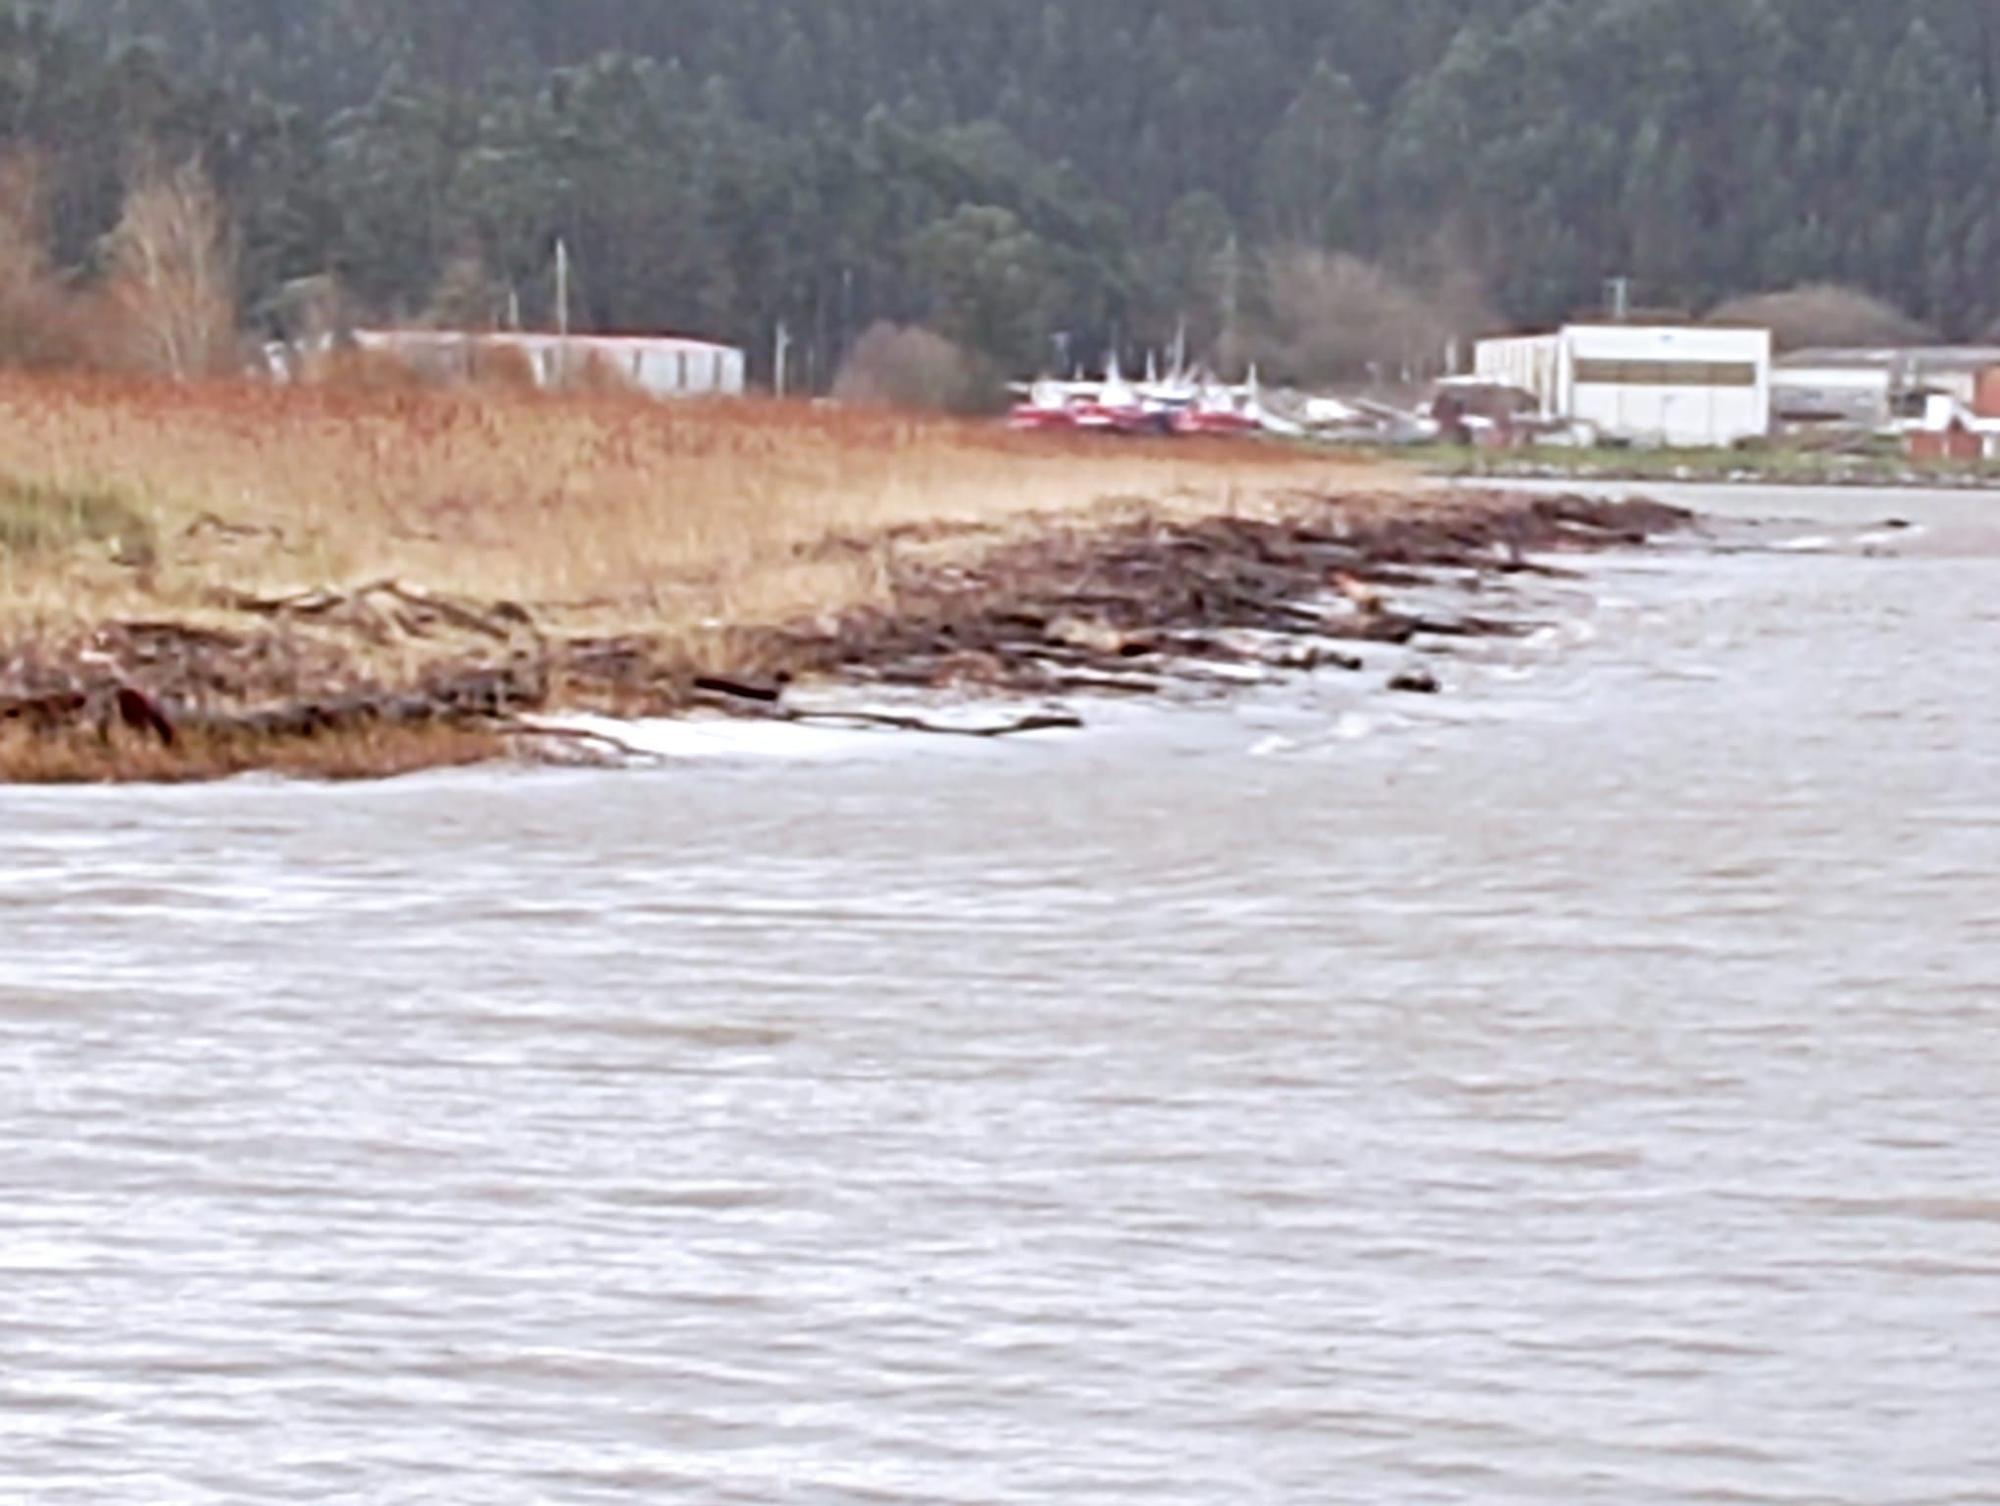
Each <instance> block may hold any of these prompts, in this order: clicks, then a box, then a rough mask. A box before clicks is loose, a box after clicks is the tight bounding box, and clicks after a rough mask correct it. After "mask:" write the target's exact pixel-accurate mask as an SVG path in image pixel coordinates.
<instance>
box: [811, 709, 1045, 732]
mask: <svg viewBox="0 0 2000 1506" xmlns="http://www.w3.org/2000/svg"><path fill="white" fill-rule="evenodd" d="M776 719H777V720H778V721H783V722H799V723H806V724H817V723H832V724H836V725H842V726H845V725H853V726H860V727H887V728H890V729H892V730H894V731H897V732H925V733H930V734H932V735H933V736H937V737H982V738H998V737H1019V736H1021V735H1022V734H1024V733H1029V732H1074V731H1076V730H1078V729H1079V728H1081V727H1082V726H1083V718H1082V717H1080V716H1077V715H1075V714H1074V713H1072V712H1067V711H1059V712H1037V713H1034V714H1032V715H1029V716H1021V717H1015V718H1013V719H1012V720H1010V721H1006V722H998V723H988V724H986V725H983V726H975V727H956V726H953V725H952V724H951V723H949V722H933V721H926V720H925V719H924V718H923V717H920V716H903V715H899V714H896V713H893V712H887V711H805V710H801V709H799V708H797V707H787V708H785V709H784V710H783V711H781V712H779V713H778V715H777V718H776Z"/></svg>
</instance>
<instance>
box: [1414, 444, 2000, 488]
mask: <svg viewBox="0 0 2000 1506" xmlns="http://www.w3.org/2000/svg"><path fill="white" fill-rule="evenodd" d="M1395 453H1396V454H1397V455H1398V456H1399V457H1400V458H1402V459H1404V460H1406V461H1407V462H1409V463H1410V464H1412V465H1415V466H1418V467H1420V468H1422V469H1423V470H1425V471H1428V472H1430V473H1432V474H1435V475H1445V476H1450V477H1453V478H1457V479H1469V480H1470V479H1476V480H1491V479H1500V478H1518V479H1529V480H1556V481H1564V480H1568V481H1657V482H1666V481H1687V482H1706V483H1714V484H1726V483H1735V484H1761V485H1769V486H1874V487H1897V486H1940V487H1965V486H2000V462H1994V461H1953V460H1913V459H1911V458H1910V457H1909V456H1907V455H1905V454H1904V453H1903V452H1902V451H1901V450H1900V449H1897V448H1895V447H1893V446H1891V447H1886V448H1883V447H1875V448H1869V449H1863V450H1859V451H1849V450H1838V449H1824V448H1813V447H1810V446H1805V445H1797V444H1783V443H1773V444H1770V445H1763V446H1758V447H1756V448H1751V449H1740V450H1736V449H1730V450H1717V449H1637V448H1628V449H1615V448H1611V447H1592V448H1571V447H1566V446H1548V447H1531V448H1528V449H1521V450H1475V449H1464V448H1460V447H1456V446H1449V445H1424V446H1419V447H1416V448H1413V449H1406V450H1401V451H1397V452H1395Z"/></svg>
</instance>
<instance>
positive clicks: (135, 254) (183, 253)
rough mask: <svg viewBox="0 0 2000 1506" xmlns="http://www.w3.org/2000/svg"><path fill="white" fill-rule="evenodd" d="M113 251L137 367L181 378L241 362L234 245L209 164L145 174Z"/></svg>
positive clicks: (118, 300) (118, 299) (111, 262)
mask: <svg viewBox="0 0 2000 1506" xmlns="http://www.w3.org/2000/svg"><path fill="white" fill-rule="evenodd" d="M106 251H107V257H106V260H107V264H108V269H109V277H108V281H107V293H108V295H109V298H110V301H111V304H112V307H113V308H114V309H115V310H116V311H117V313H118V314H119V316H120V317H121V318H122V320H123V322H124V334H125V344H126V348H127V350H128V351H129V353H130V360H131V363H132V364H133V365H135V366H137V367H138V368H140V369H142V370H145V371H149V372H153V373H156V374H158V375H161V376H167V377H172V378H175V379H177V380H179V379H185V378H188V377H194V376H203V375H211V374H215V373H220V372H226V371H229V370H231V369H233V368H234V367H235V366H236V365H237V364H238V363H239V361H238V351H237V331H236V252H235V245H234V239H233V237H232V235H231V233H230V230H229V226H228V220H227V216H226V215H225V214H224V212H223V208H222V203H221V200H220V199H219V198H217V196H216V193H215V190H214V188H213V187H212V186H211V185H210V183H209V181H208V178H207V176H206V175H205V174H204V173H203V172H202V171H201V169H200V167H199V166H197V165H196V164H194V163H188V164H185V165H183V166H182V167H179V168H176V169H174V170H173V171H171V172H159V171H154V172H148V173H146V174H144V175H142V176H141V177H140V178H139V180H138V181H137V182H136V183H135V184H134V186H133V188H132V191H131V192H130V193H129V194H128V195H127V197H126V200H125V213H124V217H123V218H122V219H121V220H120V221H119V222H118V226H117V228H116V229H115V230H113V231H112V232H111V235H110V238H109V240H108V243H107V246H106Z"/></svg>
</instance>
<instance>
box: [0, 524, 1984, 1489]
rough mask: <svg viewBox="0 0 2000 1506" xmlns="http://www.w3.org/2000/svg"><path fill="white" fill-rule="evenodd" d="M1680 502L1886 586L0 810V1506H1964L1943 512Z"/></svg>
mask: <svg viewBox="0 0 2000 1506" xmlns="http://www.w3.org/2000/svg"><path fill="white" fill-rule="evenodd" d="M1704 500H1711V501H1720V502H1721V503H1722V504H1723V505H1728V506H1731V507H1734V508H1738V509H1745V508H1748V509H1751V510H1755V511H1761V512H1764V513H1767V514H1770V513H1783V514H1791V515H1797V516H1799V517H1800V518H1801V519H1802V521H1801V522H1800V523H1799V524H1798V525H1797V526H1796V528H1795V529H1793V534H1794V536H1805V535H1809V534H1812V533H1815V532H1824V533H1827V534H1828V535H1829V536H1836V537H1839V538H1846V537H1848V536H1849V534H1850V533H1851V529H1850V528H1849V526H1848V525H1851V524H1856V523H1860V522H1864V521H1866V520H1868V519H1870V518H1876V517H1881V516H1885V515H1887V514H1890V513H1900V514H1902V515H1904V516H1906V517H1909V518H1912V519H1914V520H1916V521H1920V522H1923V523H1925V524H1926V525H1927V530H1926V531H1923V532H1921V533H1919V534H1916V535H1914V536H1905V537H1902V538H1899V539H1898V540H1896V541H1894V542H1892V543H1891V544H1889V545H1888V546H1887V547H1889V548H1891V549H1893V550H1895V551H1897V552H1898V554H1899V555H1900V556H1901V557H1898V558H1875V559H1870V558H1862V557H1859V556H1858V555H1857V554H1856V553H1855V552H1853V550H1851V549H1848V548H1845V547H1843V548H1842V549H1839V550H1835V551H1833V552H1826V553H1821V552H1815V551H1813V550H1811V549H1806V550H1799V551H1792V552H1785V553H1779V554H1741V555H1727V556H1723V557H1719V558H1710V557H1694V556H1688V555H1680V554H1672V555H1657V556H1648V557H1643V558H1636V559H1629V560H1624V561H1606V562H1602V563H1601V564H1600V565H1599V566H1596V567H1593V571H1592V577H1591V579H1590V580H1589V581H1588V582H1587V583H1584V584H1580V585H1577V586H1573V587H1564V586H1558V587H1552V588H1550V587H1544V588H1539V589H1545V590H1553V591H1554V592H1555V597H1556V600H1557V601H1558V603H1559V605H1560V609H1561V614H1562V616H1563V617H1564V618H1565V619H1566V625H1565V626H1564V627H1562V628H1561V629H1560V630H1558V631H1556V632H1553V633H1549V634H1546V635H1544V636H1542V637H1541V638H1538V639H1536V640H1533V641H1531V642H1529V643H1526V644H1521V645H1514V646H1501V647H1497V648H1496V647H1486V648H1481V649H1478V650H1477V651H1476V652H1475V654H1474V657H1473V658H1471V659H1467V660H1446V661H1444V662H1443V665H1442V668H1443V672H1444V676H1445V678H1446V679H1447V681H1448V682H1449V683H1450V684H1451V686H1452V688H1453V690H1454V692H1455V693H1454V694H1453V695H1452V696H1450V697H1448V698H1446V699H1444V700H1442V701H1439V702H1436V703H1428V702H1417V701H1392V700H1390V699H1388V698H1386V697H1381V696H1379V695H1374V694H1364V693H1363V692H1362V691H1360V690H1359V689H1357V688H1356V685H1355V683H1354V682H1353V681H1352V680H1350V679H1349V678H1347V677H1341V676H1334V677H1331V678H1329V679H1328V680H1326V681H1324V682H1320V683H1315V684H1313V685H1311V686H1308V687H1298V686H1293V687H1291V688H1289V689H1287V690H1284V691H1282V692H1259V693H1257V694H1254V695H1251V696H1249V697H1247V698H1245V699H1242V700H1240V701H1238V702H1236V703H1234V704H1231V705H1227V706H1217V707H1213V708H1208V709H1196V710H1184V711H1179V712H1172V713H1160V712H1132V711H1127V712H1123V713H1120V714H1118V715H1117V716H1115V717H1113V719H1112V720H1111V723H1110V725H1108V726H1107V727H1106V728H1105V729H1104V730H1102V731H1099V732H1093V733H1091V734H1089V735H1086V736H1085V737H1083V738H1081V739H1061V738H1058V739H1052V740H1048V741H1040V742H1033V743H1020V744H1013V745H996V746H985V745H968V746H966V747H959V746H956V745H944V744H935V745H934V744H923V745H917V744H913V743H911V742H909V741H905V740H896V739H889V740H873V741H864V742H860V743H858V744H857V745H855V746H853V747H844V748H841V749H836V750H835V752H836V753H837V754H838V756H834V757H821V758H817V759H812V760H800V759H726V760H717V761H704V762H699V763H695V764H691V765H688V766H684V767H679V768H674V769H670V770H663V771H660V772H657V773H644V774H635V775H623V776H619V775H604V774H586V773H567V774H544V775H522V774H502V773H481V774H473V775H455V776H450V777H443V778H431V779H423V780H417V781H411V782H406V783H401V784H396V785H391V786H386V787H379V788H368V789H346V790H333V791H329V790H319V789H304V788H289V787H284V786H280V785H263V784H255V783H249V784H239V785H234V786H231V787H226V788H217V789H205V790H190V791H166V792H134V791H106V792H84V793H74V792H71V793H26V792H4V793H0V938H4V950H0V1073H4V1081H0V1356H3V1357H4V1363H3V1364H0V1498H4V1499H6V1500H20V1501H34V1502H38V1503H39V1502H47V1503H70V1502H74V1503H97V1502H118V1503H126V1502H131V1503H146V1506H169V1503H179V1502H201V1503H209V1502H239V1501H241V1502H272V1501H281V1500H282V1501H288V1502H293V1501H322V1500H323V1501H364V1500H365V1501H395V1502H402V1501H418V1500H424V1501H441V1502H444V1501H449V1502H460V1501H463V1502H480V1503H482V1506H514V1503H547V1502H609V1501H618V1502H624V1501H638V1500H647V1501H653V1500H658V1501H667V1500H672V1501H690V1502H746V1503H748V1502H769V1501H781V1500H783V1501H809V1502H837V1503H845V1502H856V1503H861V1502H869V1503H878V1502H897V1501H909V1502H967V1503H972V1502H981V1503H984V1502H995V1503H1029V1502H1034V1503H1044V1502H1052V1501H1062V1502H1102V1503H1112V1502H1120V1503H1123V1502H1162V1503H1166V1502H1171V1503H1210V1502H1244V1501H1272V1502H1333V1501H1369V1502H1397V1503H1417V1502H1437V1503H1447V1502H1450V1503H1459V1502H1465V1503H1472V1502H1478V1503H1488V1502H1522V1503H1527V1502H1534V1503H1545V1502H1553V1501H1562V1502H1602V1503H1605V1506H1612V1503H1616V1506H1633V1503H1670V1502H1671V1503H1681V1502H1688V1503H1694V1502H1716V1503H1722V1502H1729V1503H1757V1502H1798V1503H1828V1502H1868V1503H1889V1502H1896V1503H1920V1502H1922V1503H1945V1502H1952V1503H1975V1502H1991V1501H1995V1500H2000V1428H1996V1427H1995V1418H1996V1416H2000V1028H1996V1021H2000V900H1996V886H1995V883H1994V870H1995V866H1996V859H2000V698H1996V696H1995V695H1994V684H1995V674H1994V666H1995V663H1996V650H2000V590H1997V589H1996V583H2000V542H1996V540H2000V527H1996V525H2000V499H1984V498H1956V499H1932V500H1925V499H1922V498H1914V497H1910V496H1874V497H1869V496H1856V495H1843V496H1832V497H1815V496H1810V495H1797V496H1784V497H1777V496H1764V497H1756V496H1746V495H1744V494H1731V496H1730V497H1728V498H1727V499H1715V498H1710V499H1704ZM1989 509H1990V511H1989ZM816 751H824V750H816Z"/></svg>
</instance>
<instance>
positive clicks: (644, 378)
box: [354, 329, 744, 397]
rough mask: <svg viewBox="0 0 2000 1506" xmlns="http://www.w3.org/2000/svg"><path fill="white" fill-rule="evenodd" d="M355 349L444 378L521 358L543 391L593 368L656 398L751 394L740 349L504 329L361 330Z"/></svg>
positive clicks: (667, 338) (661, 338)
mask: <svg viewBox="0 0 2000 1506" xmlns="http://www.w3.org/2000/svg"><path fill="white" fill-rule="evenodd" d="M354 343H355V345H356V346H358V347H359V348H360V349H362V350H375V351H382V352H385V353H387V354H389V355H393V356H395V357H397V358H398V359H399V360H403V361H407V362H409V363H410V364H411V365H413V366H416V367H419V368H421V369H424V370H431V371H436V372H438V373H440V374H442V375H447V376H449V375H454V374H460V373H465V374H469V373H470V372H471V371H472V369H473V366H474V365H475V363H476V362H477V359H478V357H479V355H480V354H481V353H483V352H490V351H503V350H506V351H515V352H518V353H519V354H520V355H521V356H522V357H523V358H524V359H525V360H526V362H527V364H528V367H529V369H530V370H531V371H532V372H533V373H534V378H535V381H536V383H537V385H539V386H543V387H553V386H557V385H560V381H561V377H562V374H563V373H564V372H565V371H566V370H567V371H569V372H577V371H581V370H582V369H584V368H585V367H586V366H587V365H589V366H596V367H598V368H599V369H600V370H602V371H607V372H611V373H615V374H616V375H617V376H618V377H620V378H622V379H623V380H625V381H628V382H630V383H631V384H632V385H633V386H634V387H635V388H637V389H638V390H639V391H641V392H645V393H648V394H650V395H652V396H654V397H710V396H719V397H737V396H740V395H741V394H742V392H743V388H744V360H743V352H742V351H741V350H739V349H737V348H736V347H735V346H733V345H717V344H715V343H713V342H712V341H708V340H690V339H685V338H682V337H680V336H673V335H571V336H568V337H567V338H565V337H563V336H561V335H552V334H538V333H530V332H527V331H516V330H500V331H496V332H493V333H481V334H464V333H460V332H458V331H454V330H425V329H359V330H356V331H354Z"/></svg>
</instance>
